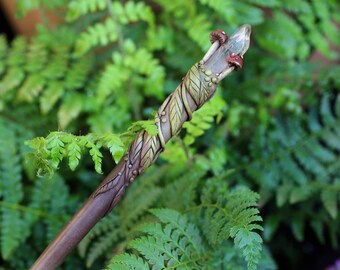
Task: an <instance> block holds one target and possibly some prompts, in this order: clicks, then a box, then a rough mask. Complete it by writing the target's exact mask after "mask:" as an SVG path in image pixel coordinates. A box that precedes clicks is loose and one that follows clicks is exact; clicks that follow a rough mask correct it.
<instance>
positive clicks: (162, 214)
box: [108, 179, 262, 269]
mask: <svg viewBox="0 0 340 270" xmlns="http://www.w3.org/2000/svg"><path fill="white" fill-rule="evenodd" d="M176 182H183V180H179V181H178V180H177V181H176ZM219 186H222V187H223V188H222V189H223V190H224V192H217V193H219V194H218V195H216V190H217V189H218V188H219ZM139 188H141V187H139ZM194 191H196V192H197V191H198V189H197V186H196V188H194ZM191 199H193V197H191ZM257 199H258V195H257V194H255V193H253V192H251V191H249V190H248V189H246V188H237V189H234V190H230V191H227V187H226V185H225V183H223V182H222V181H221V180H220V179H211V180H209V181H208V182H207V184H206V187H205V188H204V190H203V196H202V198H201V199H200V202H198V203H196V202H195V201H191V202H190V204H191V205H192V206H191V207H189V208H188V209H186V211H187V212H188V213H187V214H181V213H180V212H178V211H175V210H172V209H154V210H151V213H152V214H153V215H154V216H156V217H157V218H158V219H159V221H160V223H158V222H157V223H154V222H147V223H142V224H141V225H140V226H138V227H137V229H138V231H140V232H143V233H144V234H146V235H145V236H140V237H138V238H136V239H134V240H132V241H130V242H129V244H128V248H132V249H134V250H136V251H138V254H139V255H138V257H136V256H135V255H128V254H122V255H118V256H114V257H113V259H112V260H111V262H110V264H109V266H108V268H109V269H116V267H122V269H154V268H157V269H173V268H176V269H196V268H209V267H211V263H213V260H210V259H211V258H212V256H214V254H215V253H216V252H218V251H219V250H220V248H221V245H222V246H223V245H226V243H227V242H226V240H227V239H228V238H229V237H232V238H234V241H235V245H236V246H237V247H238V248H240V249H241V250H242V254H243V257H244V258H245V260H246V261H247V263H248V269H256V264H257V263H258V262H259V260H260V257H261V244H262V239H261V237H260V236H259V235H258V233H257V232H255V231H254V230H261V229H262V227H261V226H260V225H258V224H257V222H258V221H261V218H260V216H259V215H258V214H259V211H258V210H257V209H256V208H254V206H256V201H257ZM123 203H124V202H123ZM223 263H224V262H222V261H221V265H222V264H223ZM219 267H220V266H219Z"/></svg>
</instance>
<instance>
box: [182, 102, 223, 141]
mask: <svg viewBox="0 0 340 270" xmlns="http://www.w3.org/2000/svg"><path fill="white" fill-rule="evenodd" d="M225 106H226V103H225V101H224V100H223V98H222V97H220V96H215V97H214V98H213V99H211V100H210V101H209V102H208V103H207V104H205V106H204V107H203V108H201V109H200V110H198V111H196V112H194V114H193V116H192V119H191V121H190V122H185V123H184V124H183V128H184V129H185V130H186V131H187V134H186V135H185V137H184V142H185V143H186V144H187V145H190V144H192V143H194V141H195V139H196V138H197V137H199V136H201V135H202V134H204V131H205V130H207V129H209V128H210V127H211V125H212V122H213V121H214V120H215V118H214V117H217V121H218V120H219V118H221V114H222V111H223V108H225Z"/></svg>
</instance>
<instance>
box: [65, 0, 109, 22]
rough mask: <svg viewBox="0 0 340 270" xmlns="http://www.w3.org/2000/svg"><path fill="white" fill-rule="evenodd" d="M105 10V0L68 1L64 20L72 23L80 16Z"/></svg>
mask: <svg viewBox="0 0 340 270" xmlns="http://www.w3.org/2000/svg"><path fill="white" fill-rule="evenodd" d="M106 8H107V1H106V0H90V1H86V2H84V1H79V0H74V1H70V2H69V3H68V6H67V15H66V19H67V20H68V21H74V20H76V19H78V18H79V17H80V16H83V15H86V14H89V13H93V12H96V11H100V10H105V9H106Z"/></svg>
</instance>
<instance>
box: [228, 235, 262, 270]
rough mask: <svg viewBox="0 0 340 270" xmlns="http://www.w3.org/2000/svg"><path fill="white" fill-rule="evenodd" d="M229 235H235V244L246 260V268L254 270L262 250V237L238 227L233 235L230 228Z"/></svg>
mask: <svg viewBox="0 0 340 270" xmlns="http://www.w3.org/2000/svg"><path fill="white" fill-rule="evenodd" d="M231 235H232V236H233V237H235V239H234V241H235V245H236V246H237V247H239V248H240V249H241V250H242V253H243V257H244V258H245V260H246V261H247V262H248V265H247V268H248V270H256V269H257V264H258V262H259V260H260V256H259V254H261V252H262V242H263V241H262V238H261V237H260V236H259V235H258V234H257V233H255V232H249V231H248V230H247V229H238V230H237V233H236V234H235V235H234V230H233V229H231Z"/></svg>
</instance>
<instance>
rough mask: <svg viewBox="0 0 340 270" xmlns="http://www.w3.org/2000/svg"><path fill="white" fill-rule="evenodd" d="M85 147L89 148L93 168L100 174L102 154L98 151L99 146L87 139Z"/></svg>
mask: <svg viewBox="0 0 340 270" xmlns="http://www.w3.org/2000/svg"><path fill="white" fill-rule="evenodd" d="M86 147H87V148H89V149H90V155H91V157H92V160H93V162H94V168H95V170H96V172H97V173H100V174H102V173H103V171H102V158H103V154H102V153H101V152H100V151H99V148H98V147H97V146H96V145H95V144H94V143H92V142H91V141H88V142H87V143H86Z"/></svg>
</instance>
